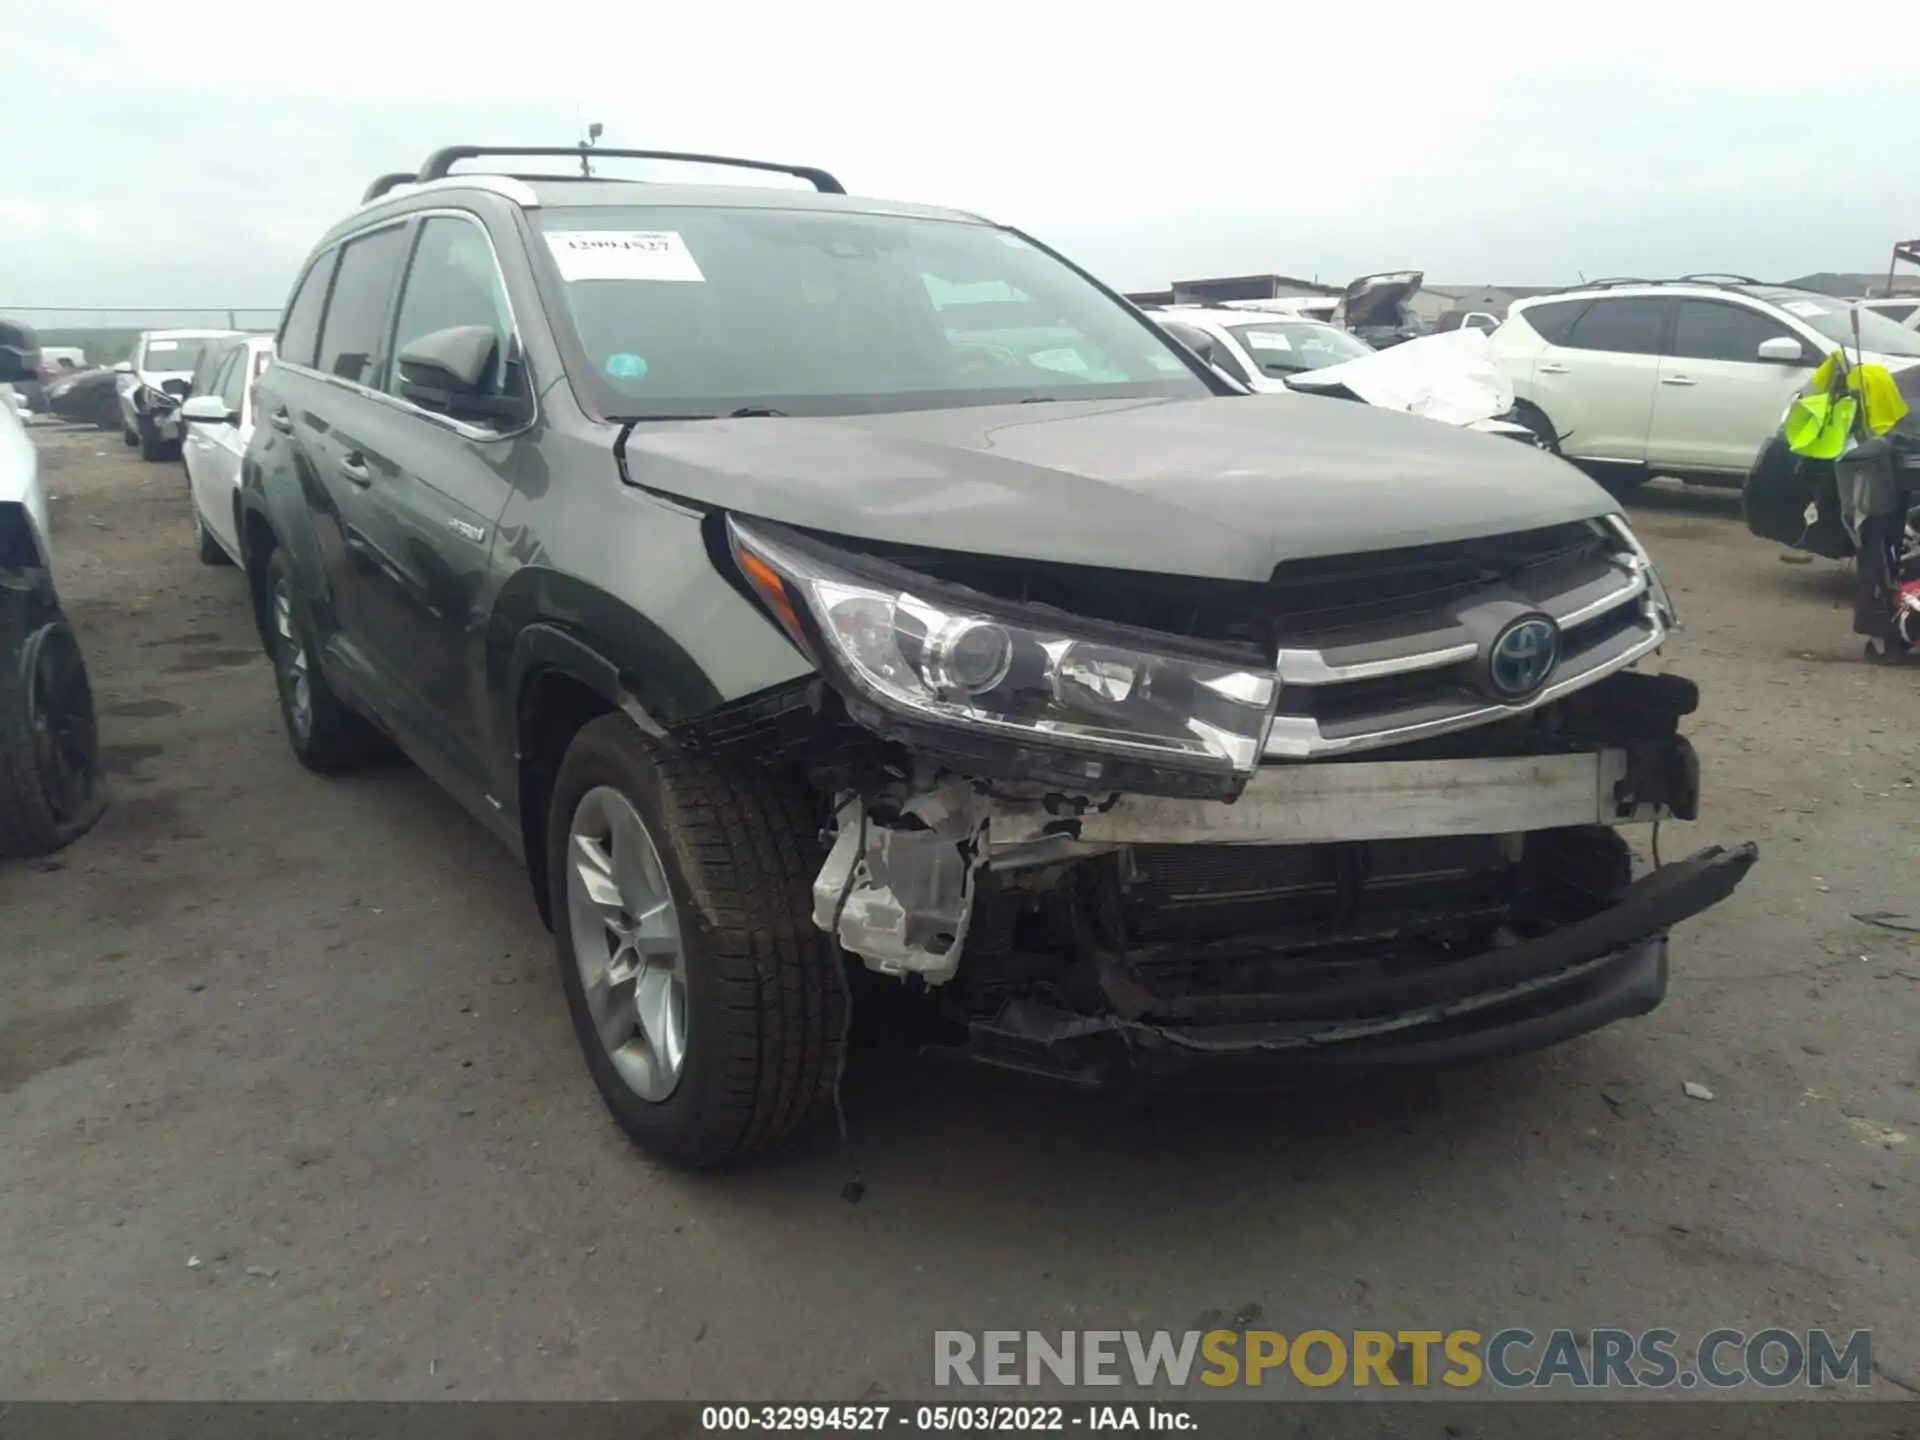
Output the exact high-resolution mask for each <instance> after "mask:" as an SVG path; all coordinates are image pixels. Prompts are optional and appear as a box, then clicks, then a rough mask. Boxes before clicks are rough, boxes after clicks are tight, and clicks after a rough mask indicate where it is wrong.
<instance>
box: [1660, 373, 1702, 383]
mask: <svg viewBox="0 0 1920 1440" xmlns="http://www.w3.org/2000/svg"><path fill="white" fill-rule="evenodd" d="M1660 383H1661V384H1662V385H1691V384H1693V383H1694V382H1693V381H1691V380H1689V379H1688V378H1687V377H1686V376H1684V375H1662V376H1661V377H1660Z"/></svg>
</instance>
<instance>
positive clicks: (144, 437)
mask: <svg viewBox="0 0 1920 1440" xmlns="http://www.w3.org/2000/svg"><path fill="white" fill-rule="evenodd" d="M139 444H140V458H141V459H142V460H145V461H147V462H149V463H157V462H159V461H161V460H172V459H175V458H177V457H178V456H179V454H180V442H179V441H178V440H166V439H163V438H162V437H161V435H160V428H159V427H158V426H157V425H151V424H149V425H142V426H141V427H140V435H139Z"/></svg>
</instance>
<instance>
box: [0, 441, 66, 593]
mask: <svg viewBox="0 0 1920 1440" xmlns="http://www.w3.org/2000/svg"><path fill="white" fill-rule="evenodd" d="M0 505H21V506H24V507H25V508H26V512H27V525H28V526H29V527H30V528H31V529H32V531H33V539H34V543H35V545H36V546H37V548H38V549H39V551H40V559H41V562H42V563H43V564H45V565H47V566H48V567H49V568H51V567H52V565H53V543H52V540H51V538H50V537H51V535H52V533H53V532H52V531H51V530H50V529H49V528H48V524H47V492H46V488H45V487H44V486H43V485H41V483H40V456H39V453H38V452H37V451H36V450H35V449H34V448H33V441H31V440H29V439H28V438H27V428H26V426H24V425H22V424H21V423H20V417H19V416H18V415H16V414H14V413H13V411H12V409H11V407H4V413H0Z"/></svg>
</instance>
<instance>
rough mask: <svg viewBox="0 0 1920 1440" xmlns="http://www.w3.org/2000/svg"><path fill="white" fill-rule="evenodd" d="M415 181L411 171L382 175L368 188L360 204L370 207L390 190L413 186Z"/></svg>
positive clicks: (396, 171) (398, 171)
mask: <svg viewBox="0 0 1920 1440" xmlns="http://www.w3.org/2000/svg"><path fill="white" fill-rule="evenodd" d="M413 181H414V175H413V172H412V171H411V170H395V171H393V172H392V173H391V174H388V175H382V176H381V177H380V178H379V179H378V180H376V181H374V182H373V184H371V185H369V186H368V187H367V193H366V194H364V195H362V196H361V197H360V203H361V204H362V205H370V204H372V203H373V202H374V201H375V200H378V199H379V198H380V197H381V196H382V195H385V194H386V193H387V192H388V191H389V190H397V189H399V188H400V186H402V185H411V184H413Z"/></svg>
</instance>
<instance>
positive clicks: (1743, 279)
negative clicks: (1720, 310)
mask: <svg viewBox="0 0 1920 1440" xmlns="http://www.w3.org/2000/svg"><path fill="white" fill-rule="evenodd" d="M1766 283H1767V282H1766V281H1764V280H1756V279H1754V278H1753V277H1752V276H1751V275H1723V274H1719V273H1717V272H1714V271H1701V272H1700V273H1698V274H1694V275H1675V276H1673V277H1671V278H1669V279H1665V280H1650V279H1648V278H1647V277H1646V276H1644V275H1609V276H1606V277H1605V278H1603V279H1600V280H1585V281H1582V282H1581V283H1580V284H1578V285H1569V286H1568V287H1567V288H1568V289H1569V290H1613V289H1616V288H1618V287H1619V286H1622V285H1717V286H1721V287H1723V288H1724V287H1728V286H1736V285H1764V284H1766Z"/></svg>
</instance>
